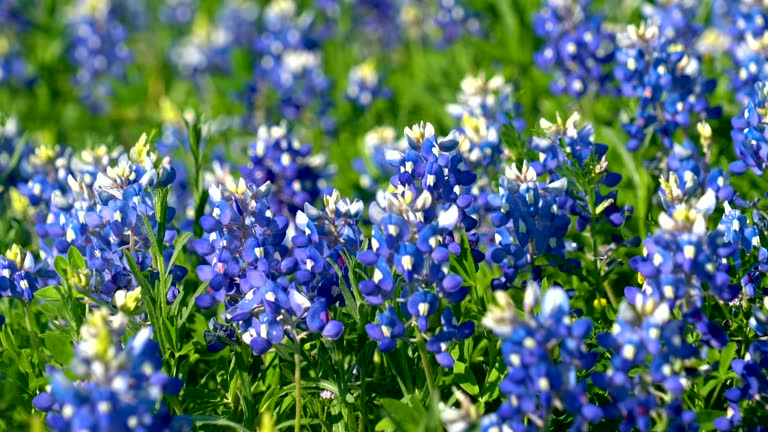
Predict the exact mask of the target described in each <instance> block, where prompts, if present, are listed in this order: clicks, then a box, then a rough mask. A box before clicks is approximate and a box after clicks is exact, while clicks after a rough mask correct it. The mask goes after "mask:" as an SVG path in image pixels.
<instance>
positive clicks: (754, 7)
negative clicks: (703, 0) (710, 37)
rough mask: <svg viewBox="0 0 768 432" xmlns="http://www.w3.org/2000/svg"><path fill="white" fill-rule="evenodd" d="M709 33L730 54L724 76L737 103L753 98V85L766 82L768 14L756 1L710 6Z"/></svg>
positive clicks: (721, 3)
mask: <svg viewBox="0 0 768 432" xmlns="http://www.w3.org/2000/svg"><path fill="white" fill-rule="evenodd" d="M712 9H713V10H712V21H713V33H716V34H717V37H718V38H719V39H720V40H721V41H722V43H721V44H722V45H725V47H726V49H727V50H729V52H730V54H731V55H730V58H731V59H732V62H733V63H732V66H731V68H730V69H728V70H727V71H726V72H727V74H728V77H729V78H730V83H729V84H730V87H731V89H732V90H734V92H735V93H736V94H735V96H736V98H737V100H738V102H739V103H746V101H747V100H748V99H750V98H754V97H755V96H756V94H755V91H754V85H755V84H756V83H757V82H758V81H764V80H766V79H768V64H766V62H765V54H766V52H768V51H767V50H768V44H767V43H766V35H767V34H768V12H766V9H765V5H764V4H761V2H759V1H738V2H725V1H722V0H716V1H714V2H713V4H712Z"/></svg>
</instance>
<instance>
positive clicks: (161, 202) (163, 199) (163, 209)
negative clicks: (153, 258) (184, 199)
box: [155, 186, 171, 260]
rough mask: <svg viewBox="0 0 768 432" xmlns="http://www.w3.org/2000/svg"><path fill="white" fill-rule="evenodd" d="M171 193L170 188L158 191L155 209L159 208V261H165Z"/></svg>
mask: <svg viewBox="0 0 768 432" xmlns="http://www.w3.org/2000/svg"><path fill="white" fill-rule="evenodd" d="M170 191H171V187H170V186H166V187H164V188H160V190H158V191H157V198H156V199H155V207H156V208H157V236H156V237H155V242H156V247H157V259H158V260H161V259H163V258H162V256H163V248H164V247H165V230H166V224H167V223H168V193H169V192H170Z"/></svg>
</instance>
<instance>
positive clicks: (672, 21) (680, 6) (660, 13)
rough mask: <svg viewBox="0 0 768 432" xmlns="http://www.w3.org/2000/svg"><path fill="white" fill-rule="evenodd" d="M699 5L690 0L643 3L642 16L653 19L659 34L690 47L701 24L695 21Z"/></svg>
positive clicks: (701, 28) (699, 31) (696, 38)
mask: <svg viewBox="0 0 768 432" xmlns="http://www.w3.org/2000/svg"><path fill="white" fill-rule="evenodd" d="M700 9H701V5H700V4H699V3H697V2H696V1H692V0H662V1H660V2H657V3H656V4H652V3H643V5H642V7H641V12H642V13H643V17H644V18H645V19H647V20H649V21H654V22H656V23H657V25H658V27H659V31H660V32H661V34H662V35H663V36H664V37H666V38H667V39H674V40H677V41H679V42H680V43H683V44H685V45H686V46H687V47H691V46H692V45H693V44H695V42H697V40H698V37H699V35H700V34H701V32H702V31H703V26H702V25H700V24H697V23H696V16H697V15H698V13H699V10H700Z"/></svg>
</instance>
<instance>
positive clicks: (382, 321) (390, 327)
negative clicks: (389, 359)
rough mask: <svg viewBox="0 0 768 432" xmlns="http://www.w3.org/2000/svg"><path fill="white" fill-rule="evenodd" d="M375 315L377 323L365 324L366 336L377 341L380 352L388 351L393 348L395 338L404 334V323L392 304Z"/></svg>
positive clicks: (395, 342) (395, 341) (395, 343)
mask: <svg viewBox="0 0 768 432" xmlns="http://www.w3.org/2000/svg"><path fill="white" fill-rule="evenodd" d="M376 317H377V318H378V320H379V324H372V323H371V324H366V325H365V332H366V333H368V337H370V338H371V339H373V340H375V341H376V342H377V343H378V347H379V350H380V351H381V352H384V353H388V352H390V351H392V350H393V349H395V347H396V346H397V340H398V339H400V338H402V337H403V336H405V325H404V324H403V322H402V321H400V318H399V317H398V316H397V311H396V310H395V308H393V307H392V306H389V307H387V309H386V310H385V311H384V312H379V313H378V314H376Z"/></svg>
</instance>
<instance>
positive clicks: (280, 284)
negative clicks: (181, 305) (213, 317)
mask: <svg viewBox="0 0 768 432" xmlns="http://www.w3.org/2000/svg"><path fill="white" fill-rule="evenodd" d="M270 191H271V184H270V183H265V184H264V185H262V186H261V187H259V188H255V187H254V186H249V185H248V184H247V183H246V182H245V181H244V180H243V179H240V180H239V182H238V183H235V182H234V181H233V180H230V181H229V182H228V185H227V188H226V190H222V189H221V188H220V187H212V188H211V189H210V191H209V195H210V197H211V202H210V207H211V211H210V212H209V213H208V214H206V215H204V216H203V217H202V218H201V220H200V224H201V226H202V227H203V230H204V231H205V232H206V235H205V236H204V237H203V238H201V239H198V240H196V241H195V243H194V248H195V250H196V252H197V253H198V254H200V255H201V256H203V257H204V258H205V262H204V263H203V264H201V265H200V266H198V268H197V273H198V276H199V277H200V279H201V280H203V281H207V282H209V285H208V286H209V289H208V292H207V293H204V294H202V295H201V296H199V297H198V298H197V299H196V303H197V305H198V306H200V307H202V308H206V309H207V308H210V307H212V306H214V305H215V304H216V303H221V302H226V304H227V319H228V320H229V321H232V322H235V323H237V325H238V328H239V330H240V333H241V337H242V339H243V341H244V342H246V343H248V344H249V345H250V346H251V348H252V349H253V352H254V354H264V353H265V352H267V351H269V349H271V348H272V346H274V345H276V344H279V343H281V341H282V340H283V338H284V337H285V335H286V333H287V334H288V335H289V336H291V337H292V338H296V337H300V335H298V333H297V332H298V331H299V330H304V329H306V330H308V331H309V332H312V333H321V334H322V335H323V336H324V337H325V338H327V339H330V340H334V339H337V338H339V337H341V335H342V333H343V330H344V326H343V324H342V323H341V322H339V321H336V320H333V319H331V316H330V314H329V308H331V307H333V306H335V305H336V304H337V303H339V302H340V301H341V300H342V296H341V294H340V292H339V284H340V283H342V280H341V278H347V277H348V272H349V269H348V266H347V264H346V260H345V258H344V257H345V254H347V253H354V252H355V251H356V250H357V248H358V247H359V245H360V243H361V241H362V233H361V231H360V228H359V227H358V220H359V219H360V217H361V216H362V212H363V204H362V202H361V201H354V202H353V201H350V200H349V199H346V198H341V196H340V195H339V193H338V191H334V192H333V193H332V194H330V195H327V196H325V197H324V202H325V210H324V211H321V210H319V209H317V208H315V207H312V206H311V205H309V204H306V205H305V206H304V211H299V212H297V215H296V218H295V222H294V224H293V225H292V226H291V230H292V231H293V232H295V234H294V235H293V236H292V237H291V239H290V243H287V242H285V240H286V235H287V232H288V229H289V220H288V218H286V217H285V216H282V215H274V214H273V212H272V210H271V209H270V208H269V204H268V202H269V193H270ZM289 244H290V246H292V247H289ZM337 269H338V272H337ZM290 276H293V277H292V278H289V277H290ZM344 283H349V280H345V281H344ZM214 327H216V326H214ZM216 328H219V327H216ZM214 330H216V329H214ZM210 333H211V335H210V337H211V338H212V339H211V340H212V342H211V344H212V345H211V347H213V348H216V349H220V348H223V346H222V345H221V344H214V342H215V340H214V339H213V337H214V336H215V335H216V334H217V333H216V331H214V332H210ZM209 348H210V347H209Z"/></svg>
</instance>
